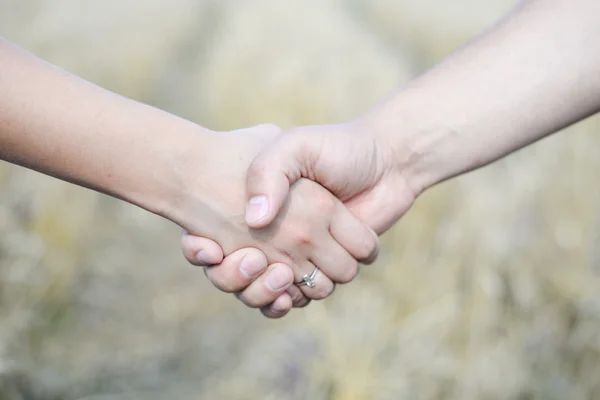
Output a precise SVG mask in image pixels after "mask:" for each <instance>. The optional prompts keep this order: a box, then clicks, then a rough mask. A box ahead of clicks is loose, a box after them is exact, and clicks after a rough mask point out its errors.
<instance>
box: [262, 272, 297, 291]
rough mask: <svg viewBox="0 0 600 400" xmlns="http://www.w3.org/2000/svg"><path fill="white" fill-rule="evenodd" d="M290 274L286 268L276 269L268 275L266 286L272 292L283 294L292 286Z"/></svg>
mask: <svg viewBox="0 0 600 400" xmlns="http://www.w3.org/2000/svg"><path fill="white" fill-rule="evenodd" d="M290 278H291V277H290V273H289V272H288V271H287V270H286V269H285V268H274V269H272V270H271V271H269V273H268V274H267V278H266V280H265V284H266V285H267V288H268V289H269V290H270V291H272V292H281V291H282V290H284V289H287V288H288V286H290V285H291V283H292V282H291V279H290Z"/></svg>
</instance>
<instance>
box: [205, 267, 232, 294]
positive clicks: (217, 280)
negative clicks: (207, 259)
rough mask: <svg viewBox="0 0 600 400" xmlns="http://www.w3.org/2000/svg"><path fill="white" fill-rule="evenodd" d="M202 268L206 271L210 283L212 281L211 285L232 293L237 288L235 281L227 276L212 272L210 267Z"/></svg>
mask: <svg viewBox="0 0 600 400" xmlns="http://www.w3.org/2000/svg"><path fill="white" fill-rule="evenodd" d="M204 270H205V271H206V276H207V277H208V280H209V281H210V283H212V284H213V286H214V287H216V288H217V289H219V290H220V291H222V292H225V293H233V292H237V291H238V290H239V287H238V285H237V283H236V282H234V281H232V280H231V279H227V277H225V276H223V275H222V274H219V273H215V272H213V270H212V269H211V268H210V267H208V268H205V269H204Z"/></svg>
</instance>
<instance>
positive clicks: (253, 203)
mask: <svg viewBox="0 0 600 400" xmlns="http://www.w3.org/2000/svg"><path fill="white" fill-rule="evenodd" d="M245 220H246V223H247V224H248V226H249V227H251V228H263V227H265V226H267V225H268V224H269V222H270V219H269V199H268V197H267V196H265V195H257V196H252V197H251V198H250V199H249V200H248V204H246V215H245Z"/></svg>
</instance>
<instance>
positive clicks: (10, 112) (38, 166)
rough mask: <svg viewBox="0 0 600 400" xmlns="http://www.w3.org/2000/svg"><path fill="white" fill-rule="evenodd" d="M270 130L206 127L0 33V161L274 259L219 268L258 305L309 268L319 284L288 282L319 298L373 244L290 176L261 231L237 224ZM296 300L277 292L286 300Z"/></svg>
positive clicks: (315, 188)
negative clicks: (286, 196)
mask: <svg viewBox="0 0 600 400" xmlns="http://www.w3.org/2000/svg"><path fill="white" fill-rule="evenodd" d="M278 132H279V129H278V128H276V127H273V126H266V125H265V126H259V127H256V128H255V129H251V130H250V132H249V133H247V134H241V133H237V134H236V133H217V132H212V131H210V130H208V129H204V128H202V127H200V126H198V125H195V124H193V123H191V122H188V121H185V120H183V119H180V118H178V117H175V116H173V115H171V114H168V113H166V112H163V111H161V110H158V109H155V108H153V107H149V106H146V105H143V104H140V103H138V102H135V101H132V100H129V99H126V98H124V97H121V96H118V95H116V94H114V93H111V92H109V91H106V90H103V89H101V88H99V87H97V86H95V85H93V84H91V83H89V82H86V81H84V80H82V79H79V78H77V77H74V76H72V75H70V74H68V73H66V72H64V71H62V70H60V69H58V68H55V67H53V66H52V65H49V64H47V63H45V62H43V61H42V60H39V59H38V58H36V57H35V56H33V55H31V54H28V53H27V52H25V51H23V50H21V49H19V48H18V47H16V46H14V45H12V44H10V43H9V42H7V41H4V40H2V39H0V159H4V160H7V161H10V162H13V163H16V164H19V165H22V166H25V167H29V168H32V169H35V170H37V171H40V172H43V173H46V174H49V175H52V176H55V177H58V178H60V179H63V180H66V181H70V182H73V183H76V184H79V185H82V186H85V187H88V188H92V189H94V190H98V191H100V192H103V193H107V194H110V195H112V196H115V197H117V198H120V199H124V200H126V201H128V202H130V203H132V204H135V205H137V206H140V207H142V208H144V209H146V210H148V211H151V212H153V213H156V214H158V215H161V216H163V217H165V218H168V219H169V220H171V221H173V222H175V223H177V224H178V225H180V226H181V227H183V228H184V229H186V230H187V231H189V232H190V233H193V234H197V235H202V236H205V237H210V238H212V239H214V240H216V241H217V242H218V243H219V244H220V245H221V247H222V249H223V251H224V252H225V254H232V253H234V252H235V251H237V250H240V249H242V248H258V249H260V251H261V252H262V253H264V255H263V254H262V253H261V252H256V251H254V252H253V253H252V254H253V255H254V257H252V258H250V257H244V256H243V254H236V257H237V258H236V259H237V260H239V262H240V263H242V264H245V265H247V264H248V261H250V264H257V263H258V264H261V265H266V264H267V262H268V263H270V264H272V265H271V266H270V267H269V268H268V269H267V273H266V274H265V275H261V276H256V275H253V276H249V275H244V274H243V272H244V271H243V270H240V271H238V272H237V273H235V274H229V275H227V276H222V275H220V276H219V277H220V278H221V279H222V281H220V282H219V283H220V286H221V288H222V289H223V290H226V291H237V288H238V287H239V285H240V282H242V283H244V284H247V282H248V281H249V280H251V281H256V283H257V285H255V286H254V287H253V289H252V290H251V291H250V292H248V293H250V294H251V295H252V296H251V297H252V299H251V300H250V301H248V303H249V304H251V305H252V306H255V307H261V306H264V305H266V304H268V303H270V302H271V301H273V300H274V299H275V298H276V297H277V296H279V295H281V294H282V293H283V292H284V291H285V290H286V289H288V292H289V290H290V285H291V284H292V282H293V281H296V282H298V281H299V280H300V279H301V278H302V276H303V275H305V274H310V273H311V272H312V271H313V270H314V269H315V266H316V267H318V268H319V273H318V274H317V275H316V278H315V279H316V281H317V284H316V286H314V287H303V288H302V291H301V290H300V289H299V288H297V287H296V286H294V287H293V288H295V289H294V291H292V292H289V293H290V294H292V295H293V294H295V295H296V300H297V301H299V302H304V303H305V302H306V298H304V297H303V296H304V295H306V296H308V297H309V298H322V297H325V296H327V295H328V294H329V293H331V292H332V291H333V288H334V283H335V282H344V281H348V280H350V279H352V278H353V277H354V275H355V274H356V263H357V261H356V260H359V259H369V258H370V257H371V256H372V253H374V252H376V249H377V239H376V237H374V236H373V234H372V233H371V232H370V230H369V229H368V228H367V227H365V226H363V224H361V223H360V222H359V221H358V220H357V219H356V218H355V217H354V216H352V215H351V214H350V213H348V212H347V210H346V209H345V208H344V207H343V205H341V203H340V202H339V201H337V199H335V198H334V197H333V196H332V195H331V194H330V193H328V192H327V191H326V190H325V189H323V188H321V187H319V185H317V184H315V183H313V182H310V181H304V182H298V185H296V186H295V188H294V190H293V191H294V193H295V194H294V195H293V196H291V198H290V201H289V202H288V203H287V205H286V212H285V213H283V214H285V215H282V217H281V219H279V222H278V223H275V224H273V226H271V227H269V228H268V229H261V230H252V229H248V227H247V226H245V224H244V223H243V218H242V217H241V216H242V215H243V209H244V202H245V196H244V181H245V179H244V175H245V171H246V169H247V167H248V165H249V164H250V162H251V160H252V158H253V157H254V156H255V155H256V154H257V153H258V151H259V150H260V149H261V148H262V147H263V146H264V145H265V144H266V143H267V142H268V141H270V140H272V139H273V138H274V137H275V136H276V135H277V133H278ZM247 251H249V250H247ZM245 254H248V253H245ZM282 263H284V264H285V265H289V266H291V267H292V268H291V269H290V268H288V267H285V266H284V264H282ZM259 266H260V265H259ZM248 293H241V294H240V296H241V297H242V298H244V296H246V295H248ZM303 293H304V294H303ZM292 300H293V299H292V298H290V297H287V300H286V298H285V297H284V303H286V304H285V305H286V307H283V308H286V309H287V308H289V306H290V302H291V301H292ZM280 305H281V304H280Z"/></svg>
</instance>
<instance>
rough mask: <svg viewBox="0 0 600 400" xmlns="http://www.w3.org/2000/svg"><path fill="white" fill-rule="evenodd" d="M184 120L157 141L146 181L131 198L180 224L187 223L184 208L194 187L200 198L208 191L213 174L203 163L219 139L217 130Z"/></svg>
mask: <svg viewBox="0 0 600 400" xmlns="http://www.w3.org/2000/svg"><path fill="white" fill-rule="evenodd" d="M181 122H182V124H181V126H180V127H170V128H169V129H168V130H167V129H165V132H166V133H165V134H164V135H160V136H159V137H158V138H157V140H155V141H154V144H153V146H152V152H151V158H150V159H149V160H147V165H148V167H147V171H148V173H146V182H144V183H143V184H141V185H139V187H138V188H136V190H133V191H131V192H130V193H129V194H128V197H129V199H127V200H129V201H130V202H131V203H133V204H136V205H138V206H140V207H141V208H143V209H145V210H147V211H150V212H152V213H154V214H157V215H160V216H162V217H164V218H166V219H168V220H170V221H172V222H174V223H176V224H178V225H180V226H182V225H183V224H184V223H185V219H184V218H183V216H182V214H183V211H182V209H183V208H184V207H185V205H186V204H187V203H188V199H189V197H190V191H191V190H192V188H194V189H196V190H199V191H200V193H196V194H195V196H194V197H195V198H196V199H198V198H201V196H202V195H203V194H204V193H207V192H208V190H207V189H204V190H202V189H201V188H202V187H203V186H202V184H203V177H206V176H207V175H208V174H209V172H208V171H207V169H206V168H204V167H203V165H204V164H205V159H206V154H207V153H209V152H210V151H212V150H209V149H213V148H214V143H215V142H216V141H217V135H216V134H215V133H214V132H212V131H210V130H208V129H204V128H202V127H200V126H198V125H195V124H191V123H189V122H187V121H183V120H181ZM204 183H205V185H204V186H209V183H207V182H204Z"/></svg>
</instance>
